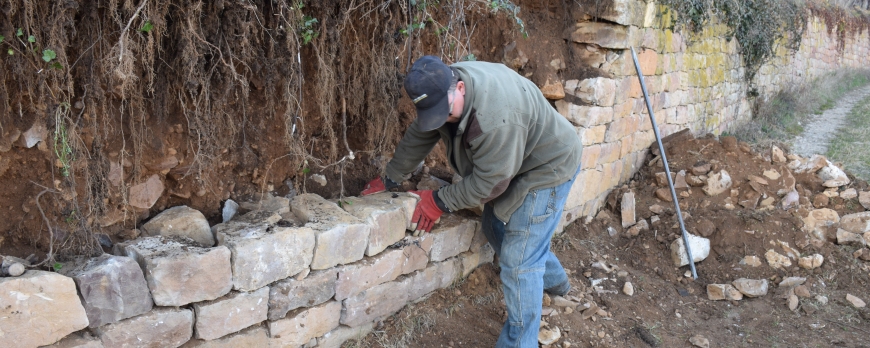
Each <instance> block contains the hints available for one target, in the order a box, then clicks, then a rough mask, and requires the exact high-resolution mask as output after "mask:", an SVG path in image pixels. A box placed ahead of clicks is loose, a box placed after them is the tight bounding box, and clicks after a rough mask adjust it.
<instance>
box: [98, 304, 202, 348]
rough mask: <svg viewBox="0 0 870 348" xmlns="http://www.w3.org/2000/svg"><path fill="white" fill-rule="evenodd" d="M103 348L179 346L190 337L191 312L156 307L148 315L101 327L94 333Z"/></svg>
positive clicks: (169, 347) (191, 328)
mask: <svg viewBox="0 0 870 348" xmlns="http://www.w3.org/2000/svg"><path fill="white" fill-rule="evenodd" d="M94 333H95V334H96V335H97V336H98V337H100V340H101V341H102V342H103V346H105V347H106V348H114V347H155V348H156V347H167V348H174V347H178V346H181V345H182V344H184V343H185V342H187V341H188V340H190V337H191V336H192V335H193V312H192V311H190V310H188V309H173V308H156V309H154V310H152V311H151V312H148V313H146V314H143V315H140V316H138V317H133V318H130V319H126V320H122V321H120V322H117V323H114V324H109V325H105V326H101V327H99V328H97V329H95V330H94Z"/></svg>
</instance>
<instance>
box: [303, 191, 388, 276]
mask: <svg viewBox="0 0 870 348" xmlns="http://www.w3.org/2000/svg"><path fill="white" fill-rule="evenodd" d="M290 206H291V208H292V210H293V213H294V214H296V216H297V217H299V219H300V220H302V221H304V222H305V227H309V228H311V229H312V230H314V238H315V244H314V258H313V260H312V261H311V269H315V270H319V269H327V268H330V267H333V266H336V265H343V264H348V263H351V262H355V261H358V260H360V259H362V258H363V255H364V254H365V251H366V248H367V247H368V238H369V234H370V231H371V227H370V226H369V225H367V224H365V223H364V222H363V220H361V219H359V218H357V217H355V216H353V215H350V214H348V213H347V212H346V211H344V210H342V209H341V208H340V207H339V206H338V205H337V204H335V203H332V202H330V201H327V200H325V199H323V197H320V196H318V195H315V194H310V193H309V194H302V195H299V196H296V197H294V198H293V200H292V201H291V202H290Z"/></svg>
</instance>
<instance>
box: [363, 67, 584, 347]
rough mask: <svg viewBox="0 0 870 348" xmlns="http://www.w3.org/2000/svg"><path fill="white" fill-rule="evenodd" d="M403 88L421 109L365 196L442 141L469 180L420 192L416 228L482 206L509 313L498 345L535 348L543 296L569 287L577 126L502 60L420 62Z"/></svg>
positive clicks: (393, 181)
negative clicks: (554, 245)
mask: <svg viewBox="0 0 870 348" xmlns="http://www.w3.org/2000/svg"><path fill="white" fill-rule="evenodd" d="M405 91H406V92H407V93H408V96H409V97H410V98H411V100H413V101H414V105H415V107H416V109H417V118H416V119H415V120H414V122H413V123H411V125H410V126H409V127H408V129H407V131H406V132H405V136H404V137H403V138H402V140H401V141H400V142H399V145H398V146H397V147H396V152H395V155H394V157H393V159H392V160H391V161H390V162H389V164H387V168H386V176H384V177H382V178H376V179H374V180H372V181H371V182H369V183H368V185H366V189H365V190H364V191H363V192H362V194H363V195H367V194H372V193H377V192H382V191H385V190H388V189H391V188H394V187H397V186H398V182H401V181H403V180H405V179H406V178H407V177H408V173H411V172H412V171H413V170H414V169H415V168H416V167H417V165H418V164H419V163H420V162H421V161H422V160H423V159H424V158H425V157H426V155H428V154H429V152H430V151H432V148H434V147H435V144H436V143H437V142H438V140H439V139H442V140H444V143H445V144H446V148H447V159H448V161H449V162H450V165H451V167H453V170H455V171H456V172H457V173H458V174H459V175H461V176H462V177H463V180H462V181H460V182H458V183H456V184H454V185H449V186H445V187H443V188H441V189H440V190H437V191H428V190H427V191H413V192H414V193H416V194H418V195H419V196H420V201H419V203H417V207H416V209H415V211H414V214H413V218H412V220H411V221H412V224H416V229H417V230H422V231H427V232H428V231H430V230H431V229H432V225H433V224H434V222H435V221H436V220H438V218H439V217H440V216H441V214H443V213H445V212H453V211H456V210H459V209H465V208H472V207H477V206H480V205H481V204H484V209H483V218H482V229H483V232H484V234H485V235H486V237H487V239H488V240H489V243H490V245H492V247H493V249H494V250H495V252H496V254H497V255H498V260H499V266H500V267H501V274H500V277H501V281H502V288H503V290H504V296H505V304H506V306H507V313H508V319H507V322H506V323H505V325H504V327H503V328H502V331H501V335H499V338H498V342H497V343H496V346H497V347H537V337H538V328H539V326H540V322H541V305H542V303H541V302H542V301H541V300H542V296H543V292H544V291H545V289H546V291H547V292H549V293H551V294H556V295H565V294H567V292H568V290H570V288H571V285H570V283H569V282H568V276H567V275H566V274H565V270H564V269H563V268H562V265H561V264H560V263H559V260H558V259H557V258H556V255H554V254H553V253H552V252H551V251H550V238H551V237H552V236H553V232H554V231H555V229H556V226H557V224H558V222H559V219H560V218H561V216H562V209H563V207H564V205H565V201H566V199H567V197H568V192H569V191H570V189H571V185H572V183H573V181H574V179H575V178H576V176H577V172H578V169H579V166H580V152H581V145H580V140H579V138H578V137H577V134H576V133H575V132H574V127H572V126H571V124H570V123H568V121H567V120H565V118H563V117H562V116H561V115H559V114H558V113H557V112H556V111H555V110H554V109H553V108H552V107H551V106H550V103H549V102H548V101H547V100H546V99H545V98H544V96H543V94H541V91H540V90H539V89H538V88H537V86H535V84H534V83H532V82H531V81H529V80H528V79H526V78H524V77H522V76H520V75H518V74H517V73H516V72H514V71H513V70H511V69H509V68H507V67H506V66H504V65H502V64H494V63H487V62H461V63H456V64H453V65H451V66H447V65H445V64H444V63H443V62H441V60H440V59H439V58H438V57H434V56H425V57H422V58H420V59H418V60H417V61H416V62H414V65H413V66H412V67H411V71H410V72H409V73H408V76H407V77H406V78H405Z"/></svg>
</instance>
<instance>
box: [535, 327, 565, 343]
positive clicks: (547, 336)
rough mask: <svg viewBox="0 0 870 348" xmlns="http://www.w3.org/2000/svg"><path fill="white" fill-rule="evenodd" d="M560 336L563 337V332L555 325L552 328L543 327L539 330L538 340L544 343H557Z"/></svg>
mask: <svg viewBox="0 0 870 348" xmlns="http://www.w3.org/2000/svg"><path fill="white" fill-rule="evenodd" d="M560 338H562V332H561V330H559V328H558V327H553V328H552V329H546V328H541V330H540V331H538V342H540V343H541V344H543V345H548V344H553V343H556V341H558V340H559V339H560Z"/></svg>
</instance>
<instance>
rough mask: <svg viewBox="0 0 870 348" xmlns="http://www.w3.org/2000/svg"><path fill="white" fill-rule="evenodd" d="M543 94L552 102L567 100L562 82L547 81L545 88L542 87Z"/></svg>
mask: <svg viewBox="0 0 870 348" xmlns="http://www.w3.org/2000/svg"><path fill="white" fill-rule="evenodd" d="M540 89H541V93H542V94H543V95H544V98H547V99H550V100H559V99H562V98H565V89H564V87H562V81H559V80H555V81H553V80H550V79H547V82H546V83H544V85H543V86H540Z"/></svg>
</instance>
